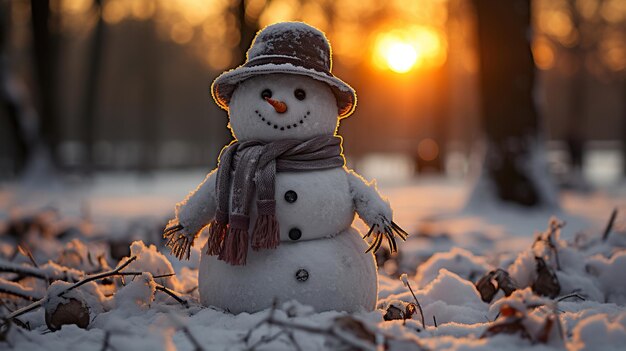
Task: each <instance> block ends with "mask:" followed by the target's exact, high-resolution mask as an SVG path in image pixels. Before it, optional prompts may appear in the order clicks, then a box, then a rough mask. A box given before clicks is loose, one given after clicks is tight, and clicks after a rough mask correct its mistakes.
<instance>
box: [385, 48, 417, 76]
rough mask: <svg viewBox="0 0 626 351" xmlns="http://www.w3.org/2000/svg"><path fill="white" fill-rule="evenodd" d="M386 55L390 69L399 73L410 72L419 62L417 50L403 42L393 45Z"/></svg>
mask: <svg viewBox="0 0 626 351" xmlns="http://www.w3.org/2000/svg"><path fill="white" fill-rule="evenodd" d="M384 55H385V60H386V61H387V65H388V66H389V68H390V69H391V70H392V71H394V72H398V73H405V72H408V71H409V70H410V69H411V68H412V67H413V66H414V65H415V63H416V62H417V52H416V51H415V48H414V47H412V46H411V45H409V44H406V43H402V42H396V43H391V44H390V45H389V48H388V49H387V50H386V51H385V53H384Z"/></svg>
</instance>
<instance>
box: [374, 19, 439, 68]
mask: <svg viewBox="0 0 626 351" xmlns="http://www.w3.org/2000/svg"><path fill="white" fill-rule="evenodd" d="M442 41H443V39H442V38H441V36H440V35H439V32H438V31H437V30H436V29H434V28H428V27H423V26H411V27H407V28H405V29H394V30H391V31H388V32H383V33H381V34H379V35H378V36H377V37H376V40H375V42H374V56H373V59H374V63H375V64H376V66H378V67H379V68H380V69H389V70H391V71H393V72H396V73H407V72H409V71H411V70H414V69H416V68H424V67H435V66H440V65H441V64H442V63H443V61H445V55H446V53H445V48H444V44H443V43H442Z"/></svg>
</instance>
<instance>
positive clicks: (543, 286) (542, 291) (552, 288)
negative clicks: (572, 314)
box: [532, 257, 561, 299]
mask: <svg viewBox="0 0 626 351" xmlns="http://www.w3.org/2000/svg"><path fill="white" fill-rule="evenodd" d="M535 261H536V263H537V279H536V280H535V281H534V282H533V285H532V289H533V291H534V292H535V293H536V294H538V295H542V296H547V297H549V298H552V299H553V298H555V297H557V296H558V295H559V293H560V292H561V284H559V279H558V278H557V276H556V273H555V272H554V271H553V270H552V268H550V267H549V266H548V265H547V264H546V261H545V260H544V259H543V258H541V257H535Z"/></svg>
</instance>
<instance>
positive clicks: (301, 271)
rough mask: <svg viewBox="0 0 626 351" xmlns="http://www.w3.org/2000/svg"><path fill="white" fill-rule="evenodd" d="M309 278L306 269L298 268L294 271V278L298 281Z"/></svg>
mask: <svg viewBox="0 0 626 351" xmlns="http://www.w3.org/2000/svg"><path fill="white" fill-rule="evenodd" d="M308 279H309V272H307V270H306V269H302V268H300V269H298V271H297V272H296V280H297V281H299V282H305V281H307V280H308Z"/></svg>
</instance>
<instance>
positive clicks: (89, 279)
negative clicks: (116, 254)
mask: <svg viewBox="0 0 626 351" xmlns="http://www.w3.org/2000/svg"><path fill="white" fill-rule="evenodd" d="M136 259H137V256H133V257H131V258H129V259H128V260H126V262H124V263H122V264H121V265H119V266H118V267H117V268H115V269H114V270H112V271H108V272H103V273H99V274H94V275H90V276H88V277H86V278H84V279H81V280H80V281H78V282H77V283H75V284H74V285H72V286H70V287H68V288H67V289H65V290H63V291H62V292H60V293H59V295H58V296H61V295H63V294H65V293H66V292H69V291H72V290H74V289H76V288H78V287H79V286H81V285H84V284H87V283H89V282H92V281H94V280H98V279H104V278H108V277H112V276H114V275H119V274H118V273H119V271H121V270H122V269H124V268H126V266H128V265H129V264H130V263H131V262H133V261H134V260H136Z"/></svg>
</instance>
